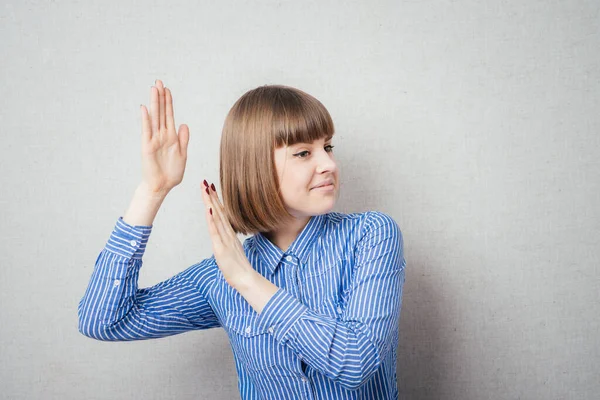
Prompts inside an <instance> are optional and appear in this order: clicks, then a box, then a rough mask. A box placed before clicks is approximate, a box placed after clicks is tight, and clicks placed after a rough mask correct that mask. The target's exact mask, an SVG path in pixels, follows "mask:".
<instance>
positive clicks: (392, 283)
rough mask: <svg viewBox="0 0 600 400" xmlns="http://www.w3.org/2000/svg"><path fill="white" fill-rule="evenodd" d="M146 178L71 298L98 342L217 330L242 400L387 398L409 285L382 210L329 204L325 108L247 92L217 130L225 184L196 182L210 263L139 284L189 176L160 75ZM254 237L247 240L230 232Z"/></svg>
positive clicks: (291, 94) (277, 89) (335, 184)
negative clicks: (169, 208) (160, 227)
mask: <svg viewBox="0 0 600 400" xmlns="http://www.w3.org/2000/svg"><path fill="white" fill-rule="evenodd" d="M141 114H142V169H143V179H142V183H141V184H140V186H139V187H138V188H137V190H136V192H135V195H134V198H133V200H132V202H131V205H130V206H129V208H128V210H127V211H126V213H125V215H124V216H123V217H120V218H119V219H118V220H117V222H116V225H115V229H114V230H113V232H112V234H111V236H110V238H109V240H108V242H107V243H106V246H105V248H104V249H103V250H102V251H101V253H100V255H99V256H98V259H97V260H96V265H95V268H94V272H93V274H92V277H91V280H90V282H89V285H88V288H87V291H86V292H85V294H84V296H83V298H82V299H81V302H80V304H79V330H80V332H81V333H83V334H84V335H86V336H89V337H91V338H94V339H98V340H107V341H127V340H140V339H150V338H158V337H164V336H168V335H174V334H178V333H182V332H186V331H190V330H199V329H209V328H216V327H223V328H224V329H225V331H226V332H227V334H228V336H229V340H230V342H231V346H232V349H233V352H234V358H235V365H236V369H237V373H238V378H239V379H238V386H239V390H240V393H241V397H242V398H243V399H257V398H261V399H277V400H281V399H300V398H305V399H395V398H397V397H398V390H397V383H396V347H397V345H398V324H399V318H400V308H401V304H402V288H403V284H404V280H405V275H404V271H405V265H406V263H405V259H404V256H403V242H402V235H401V232H400V229H399V228H398V225H397V224H396V223H395V221H394V220H393V219H392V218H391V217H389V216H388V215H386V214H384V213H381V212H377V211H369V212H365V213H354V214H342V213H337V212H333V211H332V209H333V207H334V205H335V201H336V199H337V197H338V195H339V182H340V179H339V171H338V168H337V165H336V162H335V159H334V156H333V153H332V149H333V146H332V145H331V140H332V137H333V135H334V125H333V122H332V120H331V117H330V115H329V113H328V112H327V110H326V109H325V107H324V106H323V105H322V104H321V103H320V102H319V101H318V100H317V99H315V98H314V97H312V96H310V95H308V94H306V93H304V92H302V91H300V90H298V89H295V88H291V87H287V86H280V85H271V86H262V87H258V88H256V89H254V90H250V91H248V92H247V93H245V94H244V95H243V96H242V97H241V98H240V99H239V100H238V101H237V102H236V103H235V104H234V105H233V107H232V108H231V110H230V111H229V114H228V115H227V118H226V120H225V124H224V127H223V132H222V138H221V148H220V184H221V189H222V195H223V201H222V202H221V199H220V198H219V196H218V194H217V192H216V190H215V189H216V188H215V186H214V184H210V185H209V184H208V182H207V181H206V180H205V181H204V182H203V186H202V196H203V201H204V203H205V205H206V212H205V216H206V219H207V222H208V227H209V233H210V237H211V241H212V248H213V255H212V256H211V257H210V258H207V259H204V260H202V261H201V262H199V263H197V264H195V265H192V266H191V267H189V268H187V269H186V270H184V271H183V272H181V273H179V274H177V275H175V276H173V277H172V278H170V279H168V280H166V281H164V282H161V283H159V284H157V285H155V286H153V287H149V288H144V289H138V287H137V280H138V274H139V270H140V267H141V266H142V255H143V253H144V250H145V247H146V243H147V241H148V238H149V236H150V232H151V229H152V223H153V221H154V217H155V216H156V213H157V212H158V209H159V207H160V205H161V204H162V202H163V201H164V199H165V197H166V195H167V194H168V193H169V191H170V190H171V189H172V188H173V187H175V186H176V185H178V184H179V183H180V182H181V181H182V179H183V173H184V169H185V163H186V159H187V146H188V142H189V130H188V128H187V126H186V125H181V126H180V127H179V131H178V132H177V131H176V130H175V123H174V117H173V106H172V96H171V92H170V90H169V89H167V88H165V87H164V86H163V83H162V82H161V81H160V80H157V81H156V84H155V86H153V87H152V91H151V107H150V111H148V109H147V108H146V107H145V106H141ZM237 233H243V234H246V235H248V234H253V236H251V237H249V238H248V239H246V240H245V241H244V242H243V244H242V243H240V241H239V240H238V239H237V237H236V234H237Z"/></svg>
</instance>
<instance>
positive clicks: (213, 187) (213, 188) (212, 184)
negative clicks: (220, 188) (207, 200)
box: [210, 183, 217, 192]
mask: <svg viewBox="0 0 600 400" xmlns="http://www.w3.org/2000/svg"><path fill="white" fill-rule="evenodd" d="M210 188H211V189H212V190H213V192H216V191H217V189H215V184H214V183H211V184H210Z"/></svg>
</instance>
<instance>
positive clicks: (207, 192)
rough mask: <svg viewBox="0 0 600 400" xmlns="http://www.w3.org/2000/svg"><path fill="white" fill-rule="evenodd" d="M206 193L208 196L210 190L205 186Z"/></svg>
mask: <svg viewBox="0 0 600 400" xmlns="http://www.w3.org/2000/svg"><path fill="white" fill-rule="evenodd" d="M206 194H207V195H209V196H210V192H209V191H208V188H206Z"/></svg>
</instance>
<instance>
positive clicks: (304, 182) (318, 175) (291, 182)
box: [265, 138, 339, 251]
mask: <svg viewBox="0 0 600 400" xmlns="http://www.w3.org/2000/svg"><path fill="white" fill-rule="evenodd" d="M331 146H332V145H331V139H330V140H327V141H326V140H325V139H324V138H323V139H319V140H316V141H314V142H312V143H297V144H295V145H293V146H290V147H280V148H278V149H275V152H274V158H275V166H276V170H277V175H278V177H279V185H280V190H281V195H282V197H283V201H284V204H285V205H286V208H287V209H288V211H289V213H290V214H292V215H293V217H294V218H293V219H290V220H287V221H285V222H284V223H282V224H281V226H280V227H279V228H277V229H276V230H274V231H271V232H269V233H266V234H265V236H266V237H267V238H268V239H269V240H270V241H271V242H272V243H274V244H275V245H276V246H278V247H279V248H280V249H281V250H283V251H285V250H287V248H288V247H289V245H290V244H292V242H293V241H294V239H296V237H297V236H298V235H299V234H300V232H302V229H303V228H304V227H305V226H306V224H307V223H308V221H309V220H310V218H311V216H313V215H321V214H325V213H328V212H330V211H331V210H332V209H333V207H334V205H335V202H336V201H337V198H338V196H339V170H338V168H337V164H336V161H335V157H334V155H333V148H332V147H331ZM327 179H331V180H332V181H333V185H334V190H333V191H324V190H315V189H313V188H314V187H315V186H316V185H318V184H320V183H322V182H323V181H325V180H327Z"/></svg>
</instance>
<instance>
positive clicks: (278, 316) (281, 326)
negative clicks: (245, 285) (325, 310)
mask: <svg viewBox="0 0 600 400" xmlns="http://www.w3.org/2000/svg"><path fill="white" fill-rule="evenodd" d="M307 311H308V307H306V306H305V305H304V304H302V303H301V302H300V301H298V299H296V298H295V297H294V296H292V295H291V294H289V293H288V292H287V291H286V290H285V289H283V288H279V290H277V292H275V294H274V295H273V297H271V299H269V301H268V302H267V304H266V305H265V306H264V308H263V309H262V312H261V313H260V316H259V318H258V324H259V326H260V328H261V329H266V330H267V331H268V332H270V333H271V334H272V335H273V336H274V337H275V339H276V340H277V341H279V342H281V343H284V342H286V341H288V340H289V338H288V336H287V335H288V333H289V332H290V330H291V329H292V327H293V326H294V324H295V323H296V322H297V321H298V320H299V319H300V318H301V317H302V315H303V314H304V313H306V312H307Z"/></svg>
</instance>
